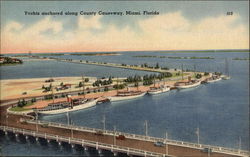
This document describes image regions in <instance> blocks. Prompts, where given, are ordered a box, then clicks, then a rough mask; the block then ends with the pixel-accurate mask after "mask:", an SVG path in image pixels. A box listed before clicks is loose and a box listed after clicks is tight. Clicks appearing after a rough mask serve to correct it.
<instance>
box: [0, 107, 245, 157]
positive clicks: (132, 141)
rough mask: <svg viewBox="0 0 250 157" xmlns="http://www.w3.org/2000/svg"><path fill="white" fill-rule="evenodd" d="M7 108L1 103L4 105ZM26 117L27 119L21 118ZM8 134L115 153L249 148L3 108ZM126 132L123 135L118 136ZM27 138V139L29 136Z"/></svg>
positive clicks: (218, 152)
mask: <svg viewBox="0 0 250 157" xmlns="http://www.w3.org/2000/svg"><path fill="white" fill-rule="evenodd" d="M4 108H5V109H6V106H5V107H1V109H4ZM20 118H25V119H26V121H20ZM0 130H2V131H3V132H4V133H5V134H6V135H8V133H9V132H11V133H14V134H15V135H16V137H18V136H19V135H22V136H25V138H26V137H27V138H28V137H29V136H32V137H34V138H35V139H36V140H39V139H45V141H48V142H49V141H52V140H53V141H55V142H57V143H58V145H61V143H62V142H66V143H68V144H70V145H71V146H72V148H73V147H74V146H75V145H79V146H81V147H82V148H83V149H85V150H87V149H88V148H94V149H96V150H98V151H100V152H101V151H102V150H107V151H110V152H112V153H114V155H116V154H117V153H125V154H127V155H136V156H169V157H174V156H192V157H195V156H199V157H207V156H211V157H225V156H228V157H247V156H248V155H249V152H248V151H244V150H239V149H230V148H224V147H217V146H211V145H203V144H197V143H189V142H184V141H175V140H170V139H167V138H157V137H150V136H143V135H136V134H129V133H124V132H119V131H116V129H114V130H103V129H96V128H88V127H82V126H74V125H67V124H62V123H54V122H47V121H38V120H33V119H31V117H30V116H29V117H27V116H24V115H14V114H8V116H6V112H3V110H1V126H0ZM120 136H123V137H124V138H119V137H120ZM27 138H26V139H27ZM156 142H162V143H164V145H163V146H156V145H155V143H156ZM206 148H208V149H211V150H212V152H204V151H203V150H204V149H206Z"/></svg>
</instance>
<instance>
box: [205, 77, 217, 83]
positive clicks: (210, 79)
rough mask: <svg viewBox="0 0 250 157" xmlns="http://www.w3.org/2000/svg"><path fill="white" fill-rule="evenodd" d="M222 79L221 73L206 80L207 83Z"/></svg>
mask: <svg viewBox="0 0 250 157" xmlns="http://www.w3.org/2000/svg"><path fill="white" fill-rule="evenodd" d="M220 80H221V77H220V76H219V75H212V76H211V77H209V78H207V79H206V80H205V81H206V82H207V83H213V82H217V81H220Z"/></svg>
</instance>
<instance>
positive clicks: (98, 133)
mask: <svg viewBox="0 0 250 157" xmlns="http://www.w3.org/2000/svg"><path fill="white" fill-rule="evenodd" d="M95 135H98V136H103V132H102V131H96V132H95Z"/></svg>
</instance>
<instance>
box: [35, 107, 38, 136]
mask: <svg viewBox="0 0 250 157" xmlns="http://www.w3.org/2000/svg"><path fill="white" fill-rule="evenodd" d="M35 111H36V112H35V114H36V132H38V113H37V109H36V110H35Z"/></svg>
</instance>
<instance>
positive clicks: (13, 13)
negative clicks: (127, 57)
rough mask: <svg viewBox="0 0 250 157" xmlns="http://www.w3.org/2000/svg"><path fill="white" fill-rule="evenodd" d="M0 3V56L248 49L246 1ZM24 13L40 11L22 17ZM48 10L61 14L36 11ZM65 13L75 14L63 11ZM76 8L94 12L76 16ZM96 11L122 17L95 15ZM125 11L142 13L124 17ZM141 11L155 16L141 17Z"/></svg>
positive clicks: (77, 10)
mask: <svg viewBox="0 0 250 157" xmlns="http://www.w3.org/2000/svg"><path fill="white" fill-rule="evenodd" d="M0 3H1V53H3V54H4V53H28V52H32V53H46V52H48V53H51V52H101V51H105V52H108V51H151V50H152V51H156V50H208V49H249V20H248V19H249V7H248V6H249V2H248V1H132V2H128V1H112V2H110V1H105V2H102V1H92V2H89V1H73V2H70V1H60V2H59V1H23V2H17V1H0ZM25 11H28V12H33V11H34V12H39V13H40V15H25ZM50 11H51V12H61V11H62V12H63V15H55V16H49V15H41V13H42V12H50ZM68 11H69V12H77V13H78V15H77V16H75V15H64V14H65V13H66V12H68ZM81 11H83V12H97V15H95V16H93V15H80V14H79V13H80V12H81ZM99 11H102V12H123V15H122V16H120V15H98V12H99ZM126 11H133V12H140V13H141V15H126ZM143 11H148V12H150V11H156V12H159V15H143ZM228 12H230V13H229V14H230V15H227V13H228ZM231 13H232V14H231Z"/></svg>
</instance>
